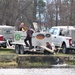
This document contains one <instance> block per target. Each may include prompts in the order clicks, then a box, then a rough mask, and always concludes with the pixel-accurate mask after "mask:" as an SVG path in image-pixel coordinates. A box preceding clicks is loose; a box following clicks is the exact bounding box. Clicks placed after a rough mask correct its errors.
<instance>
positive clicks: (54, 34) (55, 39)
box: [49, 28, 61, 46]
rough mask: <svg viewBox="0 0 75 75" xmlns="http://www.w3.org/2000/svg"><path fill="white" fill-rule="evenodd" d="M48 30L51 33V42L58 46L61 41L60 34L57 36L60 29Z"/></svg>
mask: <svg viewBox="0 0 75 75" xmlns="http://www.w3.org/2000/svg"><path fill="white" fill-rule="evenodd" d="M49 32H50V33H51V34H52V35H51V39H52V42H53V43H54V44H55V46H59V45H60V41H61V36H59V32H60V29H59V28H52V29H51V30H50V31H49Z"/></svg>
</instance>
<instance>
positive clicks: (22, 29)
mask: <svg viewBox="0 0 75 75" xmlns="http://www.w3.org/2000/svg"><path fill="white" fill-rule="evenodd" d="M25 30H26V29H25V26H24V23H23V22H22V23H21V24H20V26H19V31H25Z"/></svg>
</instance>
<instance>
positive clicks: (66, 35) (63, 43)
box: [49, 26, 75, 53]
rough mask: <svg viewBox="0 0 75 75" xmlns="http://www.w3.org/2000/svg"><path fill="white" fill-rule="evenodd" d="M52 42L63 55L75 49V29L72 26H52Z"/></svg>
mask: <svg viewBox="0 0 75 75" xmlns="http://www.w3.org/2000/svg"><path fill="white" fill-rule="evenodd" d="M49 32H50V33H51V38H52V42H53V43H54V45H55V46H56V47H61V48H62V52H63V53H68V52H69V50H74V49H75V27H74V26H54V27H51V28H50V30H49Z"/></svg>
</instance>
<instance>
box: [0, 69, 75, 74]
mask: <svg viewBox="0 0 75 75" xmlns="http://www.w3.org/2000/svg"><path fill="white" fill-rule="evenodd" d="M0 75H75V68H43V69H42V68H30V69H27V68H25V69H0Z"/></svg>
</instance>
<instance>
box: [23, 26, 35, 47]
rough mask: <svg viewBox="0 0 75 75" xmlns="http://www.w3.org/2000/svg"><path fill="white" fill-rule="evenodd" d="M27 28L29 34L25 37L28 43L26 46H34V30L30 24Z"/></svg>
mask: <svg viewBox="0 0 75 75" xmlns="http://www.w3.org/2000/svg"><path fill="white" fill-rule="evenodd" d="M26 30H27V32H26V33H27V36H26V38H25V39H24V42H25V44H26V47H29V48H32V34H33V32H34V31H32V30H31V29H30V28H29V27H28V26H27V27H26ZM27 41H29V44H28V43H27Z"/></svg>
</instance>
